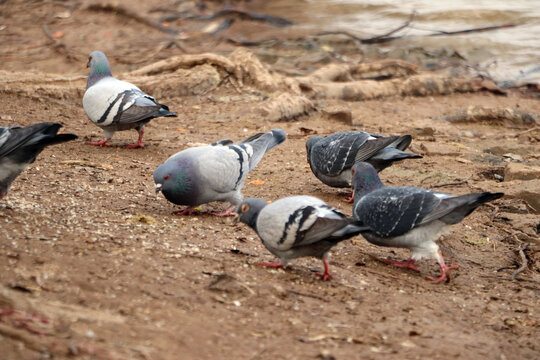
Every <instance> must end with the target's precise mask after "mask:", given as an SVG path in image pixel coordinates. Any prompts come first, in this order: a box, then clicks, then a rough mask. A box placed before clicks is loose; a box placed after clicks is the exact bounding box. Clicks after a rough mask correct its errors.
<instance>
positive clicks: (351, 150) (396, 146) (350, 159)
mask: <svg viewBox="0 0 540 360" xmlns="http://www.w3.org/2000/svg"><path fill="white" fill-rule="evenodd" d="M411 141H412V137H411V135H404V136H389V137H384V136H381V135H372V134H369V133H366V132H363V131H349V132H340V133H335V134H332V135H329V136H327V137H324V138H323V137H321V136H313V137H311V138H309V139H308V141H307V142H306V151H307V159H308V162H309V166H310V168H311V171H312V172H313V174H315V176H316V177H317V178H318V179H319V180H321V181H322V182H323V183H325V184H326V185H329V186H332V187H339V188H342V187H349V188H350V187H351V178H352V175H351V168H352V166H353V164H354V163H355V162H358V161H366V162H369V163H370V164H371V165H373V166H374V167H375V169H377V171H381V170H383V169H385V168H387V167H388V166H390V165H392V163H393V162H395V161H399V160H403V159H415V158H421V157H422V156H421V155H417V154H411V153H407V152H404V151H403V150H405V149H406V148H407V147H408V146H409V145H410V144H411ZM352 200H353V197H352V196H351V198H350V199H348V200H347V201H348V202H352Z"/></svg>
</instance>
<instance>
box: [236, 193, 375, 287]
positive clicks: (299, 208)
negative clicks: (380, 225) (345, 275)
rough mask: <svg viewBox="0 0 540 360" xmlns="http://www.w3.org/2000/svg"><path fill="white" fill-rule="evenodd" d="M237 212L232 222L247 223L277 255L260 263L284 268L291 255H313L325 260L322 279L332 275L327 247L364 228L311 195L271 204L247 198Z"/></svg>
mask: <svg viewBox="0 0 540 360" xmlns="http://www.w3.org/2000/svg"><path fill="white" fill-rule="evenodd" d="M236 212H237V214H238V215H237V217H236V218H235V222H238V221H241V222H243V223H245V224H247V225H249V226H250V227H251V228H252V229H253V230H255V232H256V233H257V234H258V235H259V237H260V238H261V240H262V243H263V245H264V246H265V247H266V248H267V249H268V251H270V252H271V253H272V254H274V255H275V256H277V257H278V258H279V261H278V262H272V263H265V262H262V263H259V265H261V266H267V267H273V268H283V267H286V266H287V264H288V263H289V260H291V259H296V258H299V257H304V256H313V257H316V258H318V259H322V261H323V263H324V273H323V274H320V273H317V275H318V276H320V277H321V278H322V279H323V280H328V279H329V278H331V275H330V273H329V271H328V251H329V250H330V249H331V248H332V247H333V246H335V245H337V244H338V243H339V242H340V241H343V240H346V239H349V238H351V237H353V236H356V235H358V234H359V233H360V232H361V231H363V230H365V229H366V228H365V227H359V226H357V225H355V220H354V219H352V218H347V217H346V216H345V215H344V214H343V213H341V212H340V211H339V210H337V209H335V208H333V207H331V206H329V205H327V204H325V203H324V201H322V200H319V199H317V198H315V197H312V196H291V197H286V198H283V199H279V200H277V201H275V202H273V203H271V204H268V203H267V202H266V201H264V200H261V199H256V198H250V199H246V200H244V201H243V202H242V203H241V204H240V205H239V206H238V209H237V210H236Z"/></svg>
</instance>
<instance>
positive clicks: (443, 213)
mask: <svg viewBox="0 0 540 360" xmlns="http://www.w3.org/2000/svg"><path fill="white" fill-rule="evenodd" d="M352 172H353V179H352V183H353V188H354V193H355V194H354V205H353V215H354V217H355V218H356V219H357V220H359V224H361V225H363V226H366V227H368V228H369V231H365V232H363V233H362V235H363V236H364V237H365V238H366V240H367V241H369V242H370V243H372V244H375V245H379V246H391V247H400V248H407V249H410V250H411V251H412V257H411V258H410V260H408V261H396V260H388V261H387V262H388V263H391V264H394V265H396V266H398V267H405V268H410V269H413V270H415V271H419V270H418V268H417V267H415V266H414V262H415V261H416V260H420V259H422V258H434V259H437V262H438V263H439V266H440V268H441V276H440V277H438V278H432V277H428V279H430V280H433V281H435V282H440V281H443V280H445V279H447V271H448V270H449V269H456V268H457V267H456V266H447V265H446V264H445V263H444V259H443V257H442V254H441V251H440V250H439V247H438V246H437V244H436V243H435V240H437V239H438V237H439V235H440V234H441V233H442V232H443V230H444V228H445V227H447V226H448V225H453V224H457V223H459V222H460V221H462V220H463V219H464V218H465V217H466V216H468V215H469V214H470V213H472V212H473V211H474V209H476V208H477V207H478V206H480V205H482V204H483V203H486V202H488V201H492V200H495V199H498V198H500V197H501V196H503V195H504V194H503V193H490V192H484V193H476V194H466V195H461V196H454V195H450V194H445V193H441V192H437V191H431V190H427V189H422V188H416V187H405V186H403V187H389V186H384V185H383V183H382V182H381V180H380V179H379V176H378V175H377V171H375V168H373V166H372V165H371V164H369V163H366V162H359V163H357V164H355V165H354V166H353V168H352ZM448 280H450V277H448Z"/></svg>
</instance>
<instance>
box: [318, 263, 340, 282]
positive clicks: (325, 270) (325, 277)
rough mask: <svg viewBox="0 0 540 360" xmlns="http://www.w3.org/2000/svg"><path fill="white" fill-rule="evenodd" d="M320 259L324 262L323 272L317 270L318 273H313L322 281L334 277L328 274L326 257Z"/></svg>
mask: <svg viewBox="0 0 540 360" xmlns="http://www.w3.org/2000/svg"><path fill="white" fill-rule="evenodd" d="M322 261H323V264H324V273H322V274H321V273H319V272H318V273H315V275H317V276H319V277H320V278H321V279H322V280H323V281H327V280H330V279H333V278H335V276H333V275H330V271H328V258H326V257H323V259H322Z"/></svg>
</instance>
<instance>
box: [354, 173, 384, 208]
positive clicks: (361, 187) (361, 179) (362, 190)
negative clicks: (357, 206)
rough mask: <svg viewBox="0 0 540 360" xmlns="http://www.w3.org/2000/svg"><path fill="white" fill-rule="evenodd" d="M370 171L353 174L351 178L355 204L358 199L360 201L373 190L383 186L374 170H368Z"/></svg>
mask: <svg viewBox="0 0 540 360" xmlns="http://www.w3.org/2000/svg"><path fill="white" fill-rule="evenodd" d="M370 170H371V171H369V170H368V171H366V172H364V173H360V174H359V173H358V172H355V174H354V178H353V188H354V200H355V202H356V201H357V200H358V199H361V198H362V197H363V196H364V195H366V194H367V193H370V192H372V191H373V190H376V189H379V188H382V187H384V184H383V183H382V182H381V179H380V178H379V175H377V172H376V171H375V169H370Z"/></svg>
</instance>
